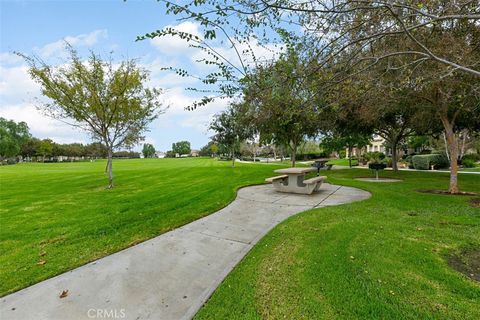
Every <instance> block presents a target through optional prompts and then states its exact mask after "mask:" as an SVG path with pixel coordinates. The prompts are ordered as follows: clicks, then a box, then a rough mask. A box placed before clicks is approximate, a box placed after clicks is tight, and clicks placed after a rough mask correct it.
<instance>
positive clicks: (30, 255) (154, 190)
mask: <svg viewBox="0 0 480 320" xmlns="http://www.w3.org/2000/svg"><path fill="white" fill-rule="evenodd" d="M104 168H105V161H97V162H93V163H90V162H83V163H48V164H40V163H38V164H37V163H35V164H18V165H12V166H3V167H0V201H1V206H0V223H1V232H0V265H1V268H0V296H1V295H5V294H7V293H10V292H13V291H16V290H18V289H21V288H23V287H26V286H28V285H31V284H33V283H36V282H39V281H41V280H43V279H47V278H50V277H52V276H54V275H56V274H59V273H61V272H64V271H67V270H70V269H72V268H74V267H77V266H80V265H83V264H85V263H87V262H89V261H92V260H95V259H98V258H100V257H103V256H105V255H108V254H110V253H113V252H116V251H119V250H120V249H123V248H125V247H128V246H130V245H133V244H135V243H138V242H140V241H143V240H146V239H149V238H152V237H154V236H156V235H159V234H161V233H164V232H166V231H169V230H171V229H173V228H176V227H179V226H181V225H183V224H186V223H188V222H190V221H193V220H195V219H198V218H200V217H202V216H205V215H207V214H209V213H211V212H214V211H216V210H218V209H220V208H221V207H223V206H225V205H226V204H227V203H229V202H230V201H231V200H233V199H234V197H235V190H236V189H237V188H238V187H240V186H243V185H248V184H254V183H261V182H263V180H264V178H265V177H268V176H272V170H273V168H275V169H278V165H275V166H269V165H251V164H237V167H236V168H234V169H232V168H231V163H230V162H229V161H226V162H223V161H216V160H211V159H138V160H118V161H114V175H115V183H116V187H115V188H114V189H113V190H106V189H105V188H104V187H105V186H106V185H107V180H106V177H105V176H104V175H103V169H104ZM42 261H45V262H46V263H45V264H43V265H42V264H41V263H42ZM39 263H40V264H39Z"/></svg>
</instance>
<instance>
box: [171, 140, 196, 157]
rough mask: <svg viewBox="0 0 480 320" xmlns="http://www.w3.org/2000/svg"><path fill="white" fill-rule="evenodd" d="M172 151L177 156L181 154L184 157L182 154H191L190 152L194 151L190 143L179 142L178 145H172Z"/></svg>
mask: <svg viewBox="0 0 480 320" xmlns="http://www.w3.org/2000/svg"><path fill="white" fill-rule="evenodd" d="M172 151H173V153H175V154H177V153H178V154H179V155H182V154H190V152H191V151H192V149H191V147H190V142H188V141H178V142H176V143H172Z"/></svg>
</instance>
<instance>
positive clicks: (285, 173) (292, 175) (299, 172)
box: [265, 167, 327, 194]
mask: <svg viewBox="0 0 480 320" xmlns="http://www.w3.org/2000/svg"><path fill="white" fill-rule="evenodd" d="M316 170H317V169H316V168H312V167H310V168H286V169H278V170H275V172H276V173H281V174H282V175H280V176H276V177H271V178H267V179H265V181H266V182H270V183H272V184H273V186H274V187H275V189H277V190H278V191H280V192H290V193H300V194H312V192H314V191H318V190H319V189H320V186H321V185H322V182H323V181H324V180H325V179H326V178H327V177H324V176H317V177H313V178H311V179H307V180H305V174H307V173H309V172H313V171H316Z"/></svg>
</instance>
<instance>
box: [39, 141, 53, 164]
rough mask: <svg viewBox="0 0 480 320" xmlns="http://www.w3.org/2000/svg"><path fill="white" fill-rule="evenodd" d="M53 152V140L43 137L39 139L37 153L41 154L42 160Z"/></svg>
mask: <svg viewBox="0 0 480 320" xmlns="http://www.w3.org/2000/svg"><path fill="white" fill-rule="evenodd" d="M52 152H53V141H52V140H50V139H43V140H42V141H40V145H39V147H38V154H40V155H41V156H42V159H43V161H44V162H45V157H47V156H51V155H52Z"/></svg>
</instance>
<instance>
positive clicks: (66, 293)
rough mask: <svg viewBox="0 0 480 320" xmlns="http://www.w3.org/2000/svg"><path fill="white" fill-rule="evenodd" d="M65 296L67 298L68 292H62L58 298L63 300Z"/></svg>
mask: <svg viewBox="0 0 480 320" xmlns="http://www.w3.org/2000/svg"><path fill="white" fill-rule="evenodd" d="M66 296H68V290H63V291H62V293H61V294H60V296H59V298H60V299H62V298H65V297H66Z"/></svg>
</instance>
